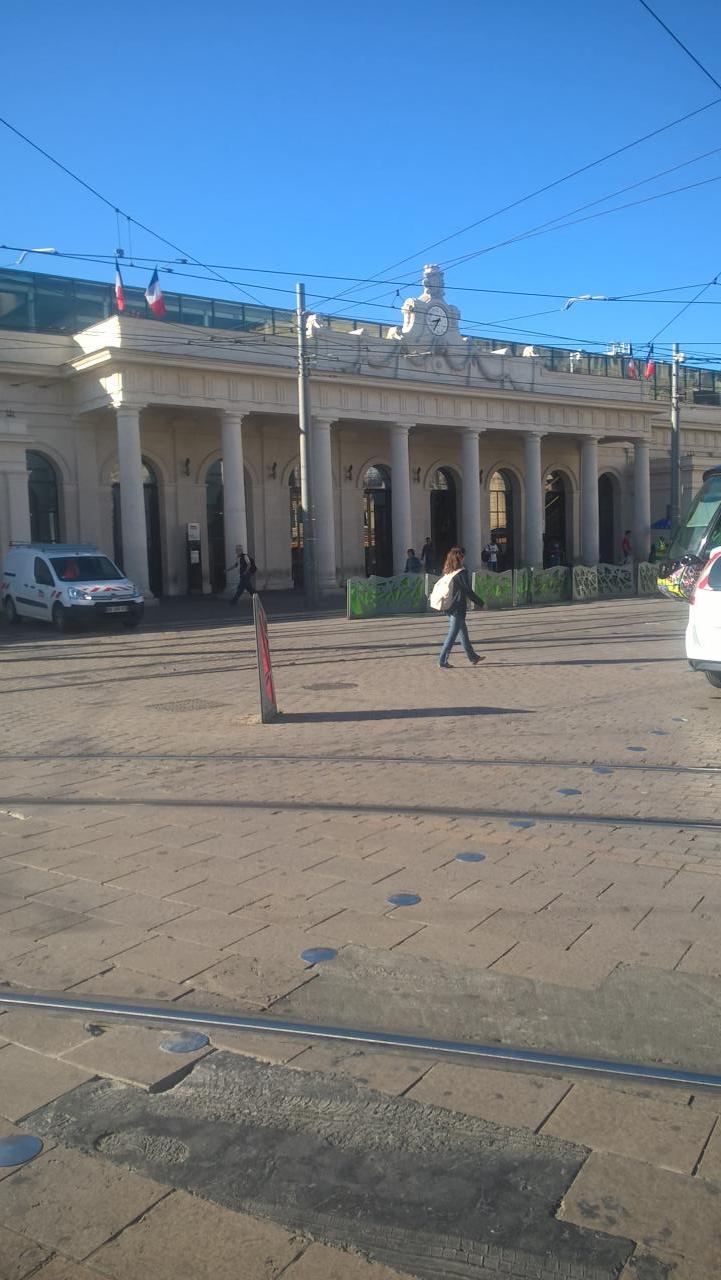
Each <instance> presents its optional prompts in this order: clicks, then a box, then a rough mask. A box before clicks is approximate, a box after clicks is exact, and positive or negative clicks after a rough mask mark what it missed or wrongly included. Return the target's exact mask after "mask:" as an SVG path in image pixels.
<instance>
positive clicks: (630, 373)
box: [626, 347, 638, 378]
mask: <svg viewBox="0 0 721 1280" xmlns="http://www.w3.org/2000/svg"><path fill="white" fill-rule="evenodd" d="M629 355H630V357H631V358H630V360H629V362H628V364H627V365H626V377H627V378H638V365H637V364H636V360H635V357H634V354H633V347H631V348H630V349H629Z"/></svg>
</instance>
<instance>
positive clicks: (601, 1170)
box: [559, 1152, 721, 1280]
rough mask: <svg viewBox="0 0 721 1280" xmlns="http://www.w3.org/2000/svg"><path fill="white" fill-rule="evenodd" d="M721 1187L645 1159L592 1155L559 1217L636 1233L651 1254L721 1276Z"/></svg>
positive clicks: (707, 1274)
mask: <svg viewBox="0 0 721 1280" xmlns="http://www.w3.org/2000/svg"><path fill="white" fill-rule="evenodd" d="M719 1205H721V1185H719V1184H716V1183H711V1182H704V1181H703V1180H699V1179H692V1178H684V1177H682V1175H680V1174H678V1173H670V1172H667V1171H666V1170H664V1169H657V1168H654V1167H653V1165H650V1164H644V1163H643V1162H642V1161H640V1160H633V1159H629V1158H627V1157H624V1156H618V1155H607V1154H605V1153H602V1152H592V1154H591V1155H590V1156H589V1158H588V1160H587V1161H586V1163H585V1164H584V1166H583V1168H582V1169H581V1171H580V1173H579V1174H578V1176H577V1178H576V1180H575V1181H574V1183H573V1185H572V1186H571V1188H570V1190H569V1191H568V1192H567V1194H566V1196H565V1198H564V1202H563V1205H562V1206H561V1210H560V1213H559V1217H561V1218H562V1220H563V1221H564V1222H569V1223H575V1224H576V1225H578V1226H580V1225H586V1226H588V1225H591V1224H593V1225H594V1226H595V1227H596V1228H597V1229H598V1230H599V1231H608V1232H610V1233H612V1234H616V1233H618V1234H619V1235H620V1236H625V1235H630V1236H631V1237H632V1238H633V1239H634V1240H638V1241H639V1243H640V1245H641V1246H643V1247H645V1248H646V1249H647V1250H648V1251H649V1252H652V1253H653V1252H654V1251H655V1250H656V1249H661V1250H663V1252H664V1254H668V1255H669V1256H670V1257H671V1258H675V1257H678V1258H679V1259H683V1260H685V1261H686V1263H687V1265H690V1266H691V1268H692V1271H691V1274H693V1267H694V1266H695V1268H696V1269H697V1274H698V1277H699V1280H701V1277H704V1278H705V1277H709V1280H710V1277H712V1276H713V1275H715V1274H716V1273H717V1272H718V1263H719V1258H721V1214H720V1213H719Z"/></svg>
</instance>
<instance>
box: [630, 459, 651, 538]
mask: <svg viewBox="0 0 721 1280" xmlns="http://www.w3.org/2000/svg"><path fill="white" fill-rule="evenodd" d="M633 449H634V459H633V543H632V546H633V558H634V560H648V554H649V544H650V539H651V466H650V459H649V447H648V443H647V441H646V440H634V442H633Z"/></svg>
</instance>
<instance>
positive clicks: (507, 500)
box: [488, 470, 516, 573]
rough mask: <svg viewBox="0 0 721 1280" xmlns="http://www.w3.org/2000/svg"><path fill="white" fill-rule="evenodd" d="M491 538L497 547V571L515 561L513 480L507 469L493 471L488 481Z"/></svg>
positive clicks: (500, 571) (512, 564)
mask: <svg viewBox="0 0 721 1280" xmlns="http://www.w3.org/2000/svg"><path fill="white" fill-rule="evenodd" d="M488 496H489V499H490V517H491V538H492V539H493V541H494V542H495V544H496V546H497V547H498V572H499V573H503V572H504V570H505V569H512V568H513V567H514V565H515V563H516V547H515V540H514V530H513V480H512V479H511V476H510V475H509V473H508V472H507V471H503V470H501V471H494V473H493V475H492V476H491V479H490V481H489V483H488Z"/></svg>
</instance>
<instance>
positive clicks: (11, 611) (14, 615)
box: [3, 596, 20, 627]
mask: <svg viewBox="0 0 721 1280" xmlns="http://www.w3.org/2000/svg"><path fill="white" fill-rule="evenodd" d="M3 609H4V612H5V619H6V621H7V622H9V623H10V626H11V627H13V626H17V624H18V622H20V614H19V613H18V611H17V609H16V608H15V601H14V600H13V598H12V596H6V597H5V600H4V601H3Z"/></svg>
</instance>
